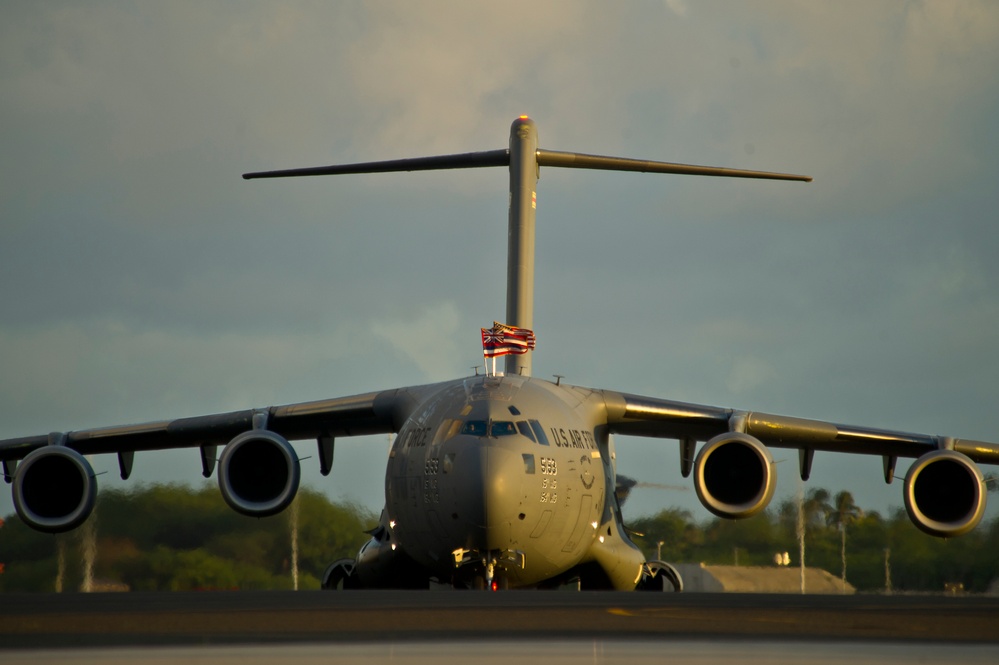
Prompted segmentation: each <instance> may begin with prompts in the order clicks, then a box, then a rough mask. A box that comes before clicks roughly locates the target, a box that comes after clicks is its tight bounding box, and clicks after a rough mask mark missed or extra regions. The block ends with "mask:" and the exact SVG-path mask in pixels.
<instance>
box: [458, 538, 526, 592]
mask: <svg viewBox="0 0 999 665" xmlns="http://www.w3.org/2000/svg"><path fill="white" fill-rule="evenodd" d="M452 554H453V555H454V567H455V568H463V567H465V566H468V565H474V566H479V565H481V566H482V570H481V574H476V575H475V576H474V577H473V578H472V588H474V589H488V590H489V591H498V590H500V589H508V588H510V580H509V579H508V577H507V576H506V575H504V574H503V572H505V571H507V570H510V569H511V568H520V569H521V570H523V568H524V564H525V560H524V553H523V552H521V551H520V550H490V551H488V552H486V553H485V554H480V553H479V552H478V550H466V549H461V548H459V549H456V550H455V551H454V552H452Z"/></svg>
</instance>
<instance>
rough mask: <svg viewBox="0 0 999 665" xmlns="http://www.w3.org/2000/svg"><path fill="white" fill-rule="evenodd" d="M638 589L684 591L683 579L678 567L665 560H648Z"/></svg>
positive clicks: (636, 588)
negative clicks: (677, 569)
mask: <svg viewBox="0 0 999 665" xmlns="http://www.w3.org/2000/svg"><path fill="white" fill-rule="evenodd" d="M635 590H636V591H673V592H677V593H678V592H680V591H683V579H682V578H681V577H680V573H678V572H676V568H674V567H673V566H671V565H669V564H668V563H666V562H665V561H647V562H645V566H644V567H643V571H642V579H640V580H639V581H638V585H637V586H636V587H635Z"/></svg>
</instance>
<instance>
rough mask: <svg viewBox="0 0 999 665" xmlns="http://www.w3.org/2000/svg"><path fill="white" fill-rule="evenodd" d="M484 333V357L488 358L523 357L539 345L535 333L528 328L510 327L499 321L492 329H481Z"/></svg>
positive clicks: (494, 322)
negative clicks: (522, 355)
mask: <svg viewBox="0 0 999 665" xmlns="http://www.w3.org/2000/svg"><path fill="white" fill-rule="evenodd" d="M480 330H481V331H482V355H484V356H485V357H486V358H495V357H496V356H506V355H510V354H514V355H521V354H524V353H527V352H528V351H530V350H531V349H533V348H534V346H535V344H536V343H537V340H536V338H535V337H534V331H533V330H528V329H527V328H517V327H516V326H508V325H506V324H505V323H500V322H499V321H493V327H492V328H480Z"/></svg>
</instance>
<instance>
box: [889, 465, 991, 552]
mask: <svg viewBox="0 0 999 665" xmlns="http://www.w3.org/2000/svg"><path fill="white" fill-rule="evenodd" d="M905 510H906V512H907V513H909V519H911V520H912V522H913V524H915V525H916V526H917V527H918V528H919V529H920V530H922V531H924V532H926V533H928V534H930V535H931V536H940V537H942V538H950V537H952V536H960V535H963V534H965V533H968V532H969V531H971V530H972V529H974V528H975V527H976V526H978V523H979V522H980V521H981V520H982V515H984V514H985V480H984V479H983V478H982V472H981V471H979V470H978V467H977V466H976V465H975V463H974V462H972V461H971V459H969V458H968V457H967V456H966V455H963V454H961V453H959V452H956V451H953V450H935V451H933V452H931V453H926V454H925V455H923V456H922V457H920V458H919V459H917V460H916V461H915V462H913V463H912V466H911V467H909V472H908V473H907V474H905Z"/></svg>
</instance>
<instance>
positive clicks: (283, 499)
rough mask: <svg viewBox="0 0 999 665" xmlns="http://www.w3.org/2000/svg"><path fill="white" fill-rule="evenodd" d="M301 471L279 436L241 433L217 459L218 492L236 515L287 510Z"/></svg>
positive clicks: (295, 490) (268, 433) (296, 460)
mask: <svg viewBox="0 0 999 665" xmlns="http://www.w3.org/2000/svg"><path fill="white" fill-rule="evenodd" d="M300 478H301V469H300V467H299V464H298V456H297V455H296V454H295V449H294V448H292V447H291V444H290V443H288V441H287V439H285V438H284V437H283V436H281V435H280V434H277V433H275V432H270V431H268V430H253V431H250V432H243V433H242V434H240V435H239V436H237V437H236V438H234V439H233V440H232V441H230V442H229V443H228V445H226V447H225V450H223V451H222V457H221V458H220V459H219V489H220V490H222V498H223V499H225V502H226V503H228V504H229V507H230V508H232V509H233V510H235V511H236V512H239V513H243V514H244V515H249V516H250V517H266V516H268V515H274V514H276V513H279V512H281V511H282V510H284V509H285V508H287V507H288V504H290V503H291V501H292V499H294V498H295V493H296V492H298V482H299V480H300Z"/></svg>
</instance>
